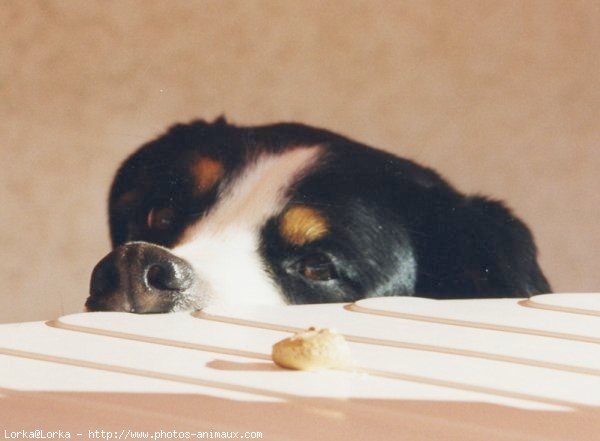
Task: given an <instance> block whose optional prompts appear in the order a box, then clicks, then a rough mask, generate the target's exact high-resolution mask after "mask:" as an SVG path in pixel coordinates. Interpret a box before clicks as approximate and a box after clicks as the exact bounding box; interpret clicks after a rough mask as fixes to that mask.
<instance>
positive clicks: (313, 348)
mask: <svg viewBox="0 0 600 441" xmlns="http://www.w3.org/2000/svg"><path fill="white" fill-rule="evenodd" d="M271 357H272V358H273V361H274V362H275V363H276V364H277V365H279V366H281V367H284V368H287V369H299V370H319V369H346V368H349V367H351V365H352V359H351V357H350V347H349V346H348V343H346V340H345V339H344V337H343V336H342V335H340V334H338V333H337V332H335V331H332V330H330V329H327V328H323V329H320V330H317V329H315V328H314V327H311V328H308V329H307V330H306V331H302V332H298V333H297V334H295V335H293V336H292V337H288V338H285V339H283V340H281V341H280V342H277V343H275V344H274V345H273V352H272V355H271Z"/></svg>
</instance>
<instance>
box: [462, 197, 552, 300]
mask: <svg viewBox="0 0 600 441" xmlns="http://www.w3.org/2000/svg"><path fill="white" fill-rule="evenodd" d="M453 217H454V220H455V221H457V223H456V224H455V227H456V228H457V229H458V234H457V235H456V238H457V239H458V240H459V241H460V243H458V244H456V247H457V250H456V251H457V253H456V259H458V262H457V263H458V265H457V266H455V268H456V269H457V270H458V271H461V272H462V273H461V274H457V275H456V279H455V280H461V283H462V284H463V285H464V286H463V289H464V290H465V292H468V293H470V294H471V295H472V296H473V297H480V296H481V297H489V296H494V297H529V296H530V295H533V294H539V293H548V292H550V290H551V289H550V286H549V284H548V281H547V280H546V278H545V277H544V274H543V273H542V271H541V269H540V267H539V265H538V262H537V248H536V246H535V243H534V240H533V236H532V234H531V232H530V231H529V229H528V228H527V226H526V225H525V224H524V223H523V222H522V221H521V220H519V219H518V218H516V217H515V216H514V215H513V214H512V213H511V211H510V210H509V209H507V208H506V207H505V206H504V205H503V204H502V203H500V202H497V201H493V200H489V199H486V198H483V197H479V196H472V197H466V198H465V199H464V204H463V206H462V207H461V208H459V209H457V210H456V216H453ZM459 268H462V270H460V269H459Z"/></svg>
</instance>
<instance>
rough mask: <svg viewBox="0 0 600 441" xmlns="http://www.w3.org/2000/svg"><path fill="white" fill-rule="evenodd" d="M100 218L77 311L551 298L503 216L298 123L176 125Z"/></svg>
mask: <svg viewBox="0 0 600 441" xmlns="http://www.w3.org/2000/svg"><path fill="white" fill-rule="evenodd" d="M109 218H110V232H111V239H112V244H113V251H111V252H110V254H108V255H107V256H106V257H104V258H103V259H102V260H101V261H100V262H99V263H98V265H97V266H96V267H95V268H94V271H93V273H92V277H91V287H90V296H89V298H88V299H87V302H86V308H87V310H89V311H127V312H137V313H159V312H171V311H184V310H193V309H200V308H203V307H205V306H208V305H214V304H240V303H241V304H282V305H283V304H302V303H325V302H352V301H355V300H358V299H361V298H365V297H378V296H422V297H431V298H437V299H453V298H473V297H527V296H530V295H532V294H537V293H544V292H549V291H550V287H549V285H548V282H547V281H546V278H545V277H544V275H543V273H542V271H541V270H540V267H539V266H538V263H537V257H536V254H537V251H536V247H535V244H534V242H533V238H532V235H531V233H530V231H529V230H528V228H527V227H526V226H525V224H524V223H523V222H522V221H520V220H519V219H518V218H517V217H515V215H514V214H513V213H512V212H511V211H510V210H509V209H507V208H506V207H505V206H504V205H503V204H502V203H500V202H497V201H494V200H490V199H487V198H485V197H480V196H467V195H464V194H461V193H460V192H458V191H457V190H456V189H454V188H453V187H452V186H451V185H449V184H448V183H447V182H446V181H445V180H444V179H443V178H441V177H440V176H439V175H438V174H437V173H436V172H435V171H433V170H431V169H428V168H425V167H423V166H421V165H418V164H416V163H414V162H412V161H410V160H407V159H402V158H398V157H396V156H393V155H391V154H389V153H385V152H383V151H381V150H377V149H374V148H372V147H368V146H365V145H363V144H360V143H357V142H355V141H352V140H350V139H348V138H345V137H343V136H340V135H337V134H335V133H332V132H329V131H327V130H322V129H317V128H313V127H309V126H305V125H301V124H274V125H266V126H258V127H239V126H235V125H232V124H229V123H228V122H226V121H225V119H224V118H219V119H217V120H216V121H214V122H212V123H207V122H205V121H194V122H192V123H189V124H181V125H175V126H173V127H172V128H171V129H170V130H169V131H168V132H167V133H166V134H164V135H162V136H160V137H159V138H157V139H155V140H154V141H151V142H149V143H147V144H145V145H143V146H142V147H141V148H140V149H139V150H138V151H137V152H135V153H134V154H133V155H132V156H130V157H129V158H128V159H127V160H126V161H125V163H124V164H123V165H122V166H121V168H120V169H119V170H118V171H117V174H116V177H115V179H114V182H113V185H112V189H111V191H110V201H109Z"/></svg>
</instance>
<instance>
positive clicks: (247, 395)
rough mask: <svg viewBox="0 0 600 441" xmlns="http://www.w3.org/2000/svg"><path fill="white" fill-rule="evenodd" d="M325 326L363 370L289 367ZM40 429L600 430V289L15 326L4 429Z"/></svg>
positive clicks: (9, 339)
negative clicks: (280, 350)
mask: <svg viewBox="0 0 600 441" xmlns="http://www.w3.org/2000/svg"><path fill="white" fill-rule="evenodd" d="M309 326H316V327H330V328H335V329H337V330H338V331H339V332H341V333H343V334H344V335H345V336H346V339H347V340H348V341H349V344H350V346H351V350H352V354H353V357H354V359H355V361H356V368H355V369H354V370H350V371H320V372H300V371H290V370H285V369H281V368H279V367H277V366H275V365H274V364H273V363H272V362H271V359H270V353H271V346H272V345H273V343H275V342H277V341H279V340H281V339H282V338H284V337H287V336H289V335H290V334H291V333H292V332H294V331H296V330H300V329H305V328H307V327H309ZM34 430H39V431H40V432H37V435H44V436H46V438H50V437H52V436H53V437H54V439H59V437H60V436H66V435H67V432H68V434H69V435H70V436H71V438H72V439H102V438H104V439H110V438H112V439H119V438H120V439H133V437H134V436H140V435H141V436H143V435H144V432H147V434H148V439H152V438H153V437H154V439H158V438H159V437H158V436H154V435H155V432H158V434H157V435H162V438H163V439H176V437H179V438H177V439H180V438H181V437H187V438H188V439H202V437H203V436H204V437H205V438H209V437H210V436H211V435H212V437H213V439H214V438H216V433H217V432H219V434H220V435H223V433H222V432H229V434H226V435H229V436H231V432H238V437H239V438H242V437H244V436H247V437H248V438H251V439H266V440H354V439H360V440H362V439H365V440H367V439H369V440H377V439H398V440H410V441H419V440H461V441H466V440H478V441H480V440H485V441H493V440H569V441H570V440H578V441H581V440H594V441H597V440H600V294H552V295H542V296H536V297H534V298H532V299H530V300H520V299H487V300H453V301H437V300H429V299H422V298H407V297H395V298H378V299H368V300H362V301H359V302H357V303H356V304H327V305H307V306H288V307H252V308H251V307H238V308H234V307H231V308H227V309H217V308H213V309H210V308H209V309H207V310H205V311H202V312H198V313H195V314H189V313H176V314H163V315H134V314H124V313H87V314H75V315H69V316H65V317H61V318H59V319H58V320H55V321H50V322H45V323H44V322H31V323H17V324H7V325H0V438H2V437H5V438H11V437H12V438H13V439H15V437H17V436H19V437H20V438H21V439H23V438H24V433H25V434H29V431H34ZM135 432H138V433H135ZM258 432H260V433H258ZM261 436H262V437H261ZM252 437H254V438H252Z"/></svg>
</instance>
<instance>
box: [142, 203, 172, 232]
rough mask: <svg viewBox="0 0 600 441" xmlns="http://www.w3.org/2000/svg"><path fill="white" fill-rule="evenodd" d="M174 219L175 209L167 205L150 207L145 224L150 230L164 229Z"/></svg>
mask: <svg viewBox="0 0 600 441" xmlns="http://www.w3.org/2000/svg"><path fill="white" fill-rule="evenodd" d="M174 220H175V211H174V210H173V209H172V208H169V207H162V208H152V209H151V210H150V211H149V212H148V217H147V218H146V224H147V225H148V228H150V229H152V230H159V231H162V230H166V229H168V228H169V227H170V226H171V224H172V223H173V221H174Z"/></svg>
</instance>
